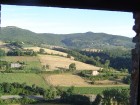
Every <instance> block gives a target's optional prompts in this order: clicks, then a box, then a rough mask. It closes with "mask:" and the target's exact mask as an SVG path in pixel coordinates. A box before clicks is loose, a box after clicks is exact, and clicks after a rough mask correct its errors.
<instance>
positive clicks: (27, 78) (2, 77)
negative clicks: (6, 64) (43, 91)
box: [0, 73, 47, 88]
mask: <svg viewBox="0 0 140 105" xmlns="http://www.w3.org/2000/svg"><path fill="white" fill-rule="evenodd" d="M2 82H9V83H13V82H18V83H26V84H27V85H30V86H31V85H32V84H35V85H37V86H40V87H44V88H47V85H46V82H45V81H44V79H43V78H42V77H41V76H40V75H37V74H33V73H0V83H2Z"/></svg>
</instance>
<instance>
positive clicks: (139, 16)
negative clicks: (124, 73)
mask: <svg viewBox="0 0 140 105" xmlns="http://www.w3.org/2000/svg"><path fill="white" fill-rule="evenodd" d="M133 18H134V19H135V25H134V27H133V30H134V31H135V32H136V36H135V37H134V38H133V42H134V43H136V45H135V48H134V49H132V72H131V81H132V82H131V85H130V89H131V90H130V95H131V97H130V103H131V105H139V103H138V100H137V99H138V91H139V90H138V83H139V59H140V12H139V13H138V12H137V13H133Z"/></svg>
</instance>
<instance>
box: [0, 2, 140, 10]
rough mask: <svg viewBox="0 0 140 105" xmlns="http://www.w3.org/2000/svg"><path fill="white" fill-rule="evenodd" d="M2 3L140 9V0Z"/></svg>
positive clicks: (10, 3) (9, 3) (101, 8)
mask: <svg viewBox="0 0 140 105" xmlns="http://www.w3.org/2000/svg"><path fill="white" fill-rule="evenodd" d="M0 4H6V5H23V6H45V7H61V8H77V9H97V10H110V11H125V12H136V11H140V1H139V0H0Z"/></svg>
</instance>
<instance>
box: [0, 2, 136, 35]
mask: <svg viewBox="0 0 140 105" xmlns="http://www.w3.org/2000/svg"><path fill="white" fill-rule="evenodd" d="M1 18H2V23H1V26H2V27H5V26H17V27H20V28H23V29H29V30H31V31H33V32H36V33H57V34H68V33H83V32H87V31H92V32H103V33H109V34H114V35H122V36H127V37H134V36H135V32H134V31H133V30H132V27H133V25H134V20H133V16H132V13H127V12H112V11H98V10H83V9H68V8H67V9H66V8H65V9H64V8H54V7H35V6H33V7H28V6H10V5H2V11H1Z"/></svg>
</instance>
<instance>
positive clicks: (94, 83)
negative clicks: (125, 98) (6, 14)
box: [0, 27, 133, 105]
mask: <svg viewBox="0 0 140 105" xmlns="http://www.w3.org/2000/svg"><path fill="white" fill-rule="evenodd" d="M2 30H3V31H2V32H3V33H1V35H0V97H1V96H3V95H7V94H9V95H23V104H22V105H24V103H26V101H27V104H29V103H30V105H32V103H38V104H37V105H44V104H42V103H41V104H39V103H40V102H38V101H37V100H31V99H26V98H27V97H26V95H41V96H42V97H43V98H44V100H45V103H51V102H49V101H51V100H55V101H56V104H47V105H59V104H58V103H60V102H58V101H57V100H56V98H57V97H60V98H59V100H63V102H62V103H65V98H66V99H68V98H69V97H68V96H67V94H70V96H72V97H75V96H76V95H78V97H81V98H85V97H86V98H87V96H88V95H91V94H93V95H98V94H103V92H104V91H105V90H108V89H116V90H117V89H129V84H130V73H129V71H130V67H129V65H128V63H130V61H131V59H130V49H131V48H132V47H133V44H131V43H129V41H130V40H131V39H130V38H124V37H120V36H114V37H113V36H110V35H107V39H104V40H101V39H100V38H101V37H99V38H98V35H97V33H94V34H95V36H96V38H95V36H94V35H93V33H92V32H87V33H82V34H81V36H80V34H73V35H54V34H51V35H48V34H40V36H39V35H37V33H33V32H31V31H29V30H23V29H19V28H17V27H6V28H2ZM11 30H13V34H12V35H13V36H14V35H15V36H14V37H12V38H11V39H9V37H7V36H2V35H9V34H11ZM25 32H26V35H27V36H26V35H25V34H24V33H25ZM19 34H20V35H19ZM100 34H101V36H104V35H106V34H103V33H100ZM22 35H23V36H22ZM85 35H88V36H90V38H92V40H90V39H89V37H86V38H85ZM55 36H56V37H55ZM93 36H94V37H93ZM21 37H22V38H21ZM53 38H54V39H53ZM110 38H111V39H112V40H111V42H110ZM36 39H38V40H36ZM46 39H47V40H46ZM87 40H88V41H87ZM95 40H96V41H97V42H98V41H100V42H101V43H97V42H96V41H95ZM124 40H125V41H124ZM83 41H84V43H83ZM90 41H91V42H94V43H96V44H94V43H91V42H90ZM117 41H118V42H120V43H119V44H121V45H119V44H118V43H117ZM121 41H122V42H125V43H123V44H122V43H121ZM53 42H54V43H53ZM81 43H83V44H81ZM103 43H104V44H103ZM107 43H108V44H107ZM109 43H110V44H109ZM97 44H98V45H97ZM128 44H129V45H130V46H129V45H128ZM104 46H107V47H104ZM107 48H109V49H107ZM3 86H7V88H6V89H7V90H4V89H5V88H3ZM63 95H66V96H63ZM24 96H25V97H24ZM24 98H25V99H24ZM14 101H15V103H20V102H22V100H17V99H14ZM0 102H1V103H2V102H3V103H4V102H5V103H8V102H12V101H11V100H10V99H7V100H1V99H0ZM13 103H14V102H13ZM27 104H26V105H27ZM10 105H11V104H10ZM12 105H19V104H12ZM61 105H63V104H61ZM65 105H66V104H65Z"/></svg>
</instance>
